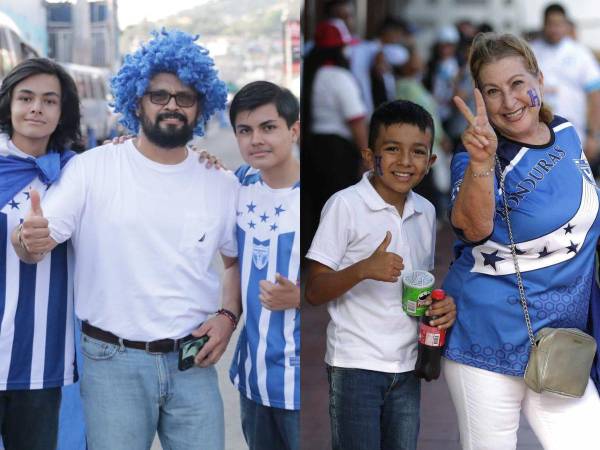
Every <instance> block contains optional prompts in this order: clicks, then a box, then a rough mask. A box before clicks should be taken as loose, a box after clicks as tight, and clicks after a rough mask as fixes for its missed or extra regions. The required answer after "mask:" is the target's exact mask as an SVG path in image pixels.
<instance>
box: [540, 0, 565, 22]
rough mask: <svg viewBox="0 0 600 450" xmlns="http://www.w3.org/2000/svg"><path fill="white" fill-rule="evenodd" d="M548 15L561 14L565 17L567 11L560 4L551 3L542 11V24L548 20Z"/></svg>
mask: <svg viewBox="0 0 600 450" xmlns="http://www.w3.org/2000/svg"><path fill="white" fill-rule="evenodd" d="M550 14H561V15H563V16H565V17H567V10H566V9H565V8H564V6H563V5H561V4H560V3H551V4H549V5H548V6H546V9H544V22H546V21H547V20H548V16H549V15H550Z"/></svg>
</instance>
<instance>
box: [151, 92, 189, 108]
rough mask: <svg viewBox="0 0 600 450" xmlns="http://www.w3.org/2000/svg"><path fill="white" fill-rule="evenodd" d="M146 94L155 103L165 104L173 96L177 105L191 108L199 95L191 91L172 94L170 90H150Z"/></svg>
mask: <svg viewBox="0 0 600 450" xmlns="http://www.w3.org/2000/svg"><path fill="white" fill-rule="evenodd" d="M144 95H147V96H148V97H150V101H151V102H152V103H154V104H155V105H161V106H164V105H166V104H167V103H169V102H170V101H171V99H172V98H174V99H175V103H177V106H179V107H181V108H189V107H191V106H194V105H195V104H196V102H197V101H198V96H197V95H196V94H192V93H190V92H177V93H175V94H171V93H170V92H168V91H163V90H160V91H148V92H146V93H145V94H144Z"/></svg>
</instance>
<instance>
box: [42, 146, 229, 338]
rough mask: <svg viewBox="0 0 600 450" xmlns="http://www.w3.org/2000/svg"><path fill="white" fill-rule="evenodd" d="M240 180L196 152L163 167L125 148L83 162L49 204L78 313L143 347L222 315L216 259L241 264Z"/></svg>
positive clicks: (75, 164)
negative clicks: (68, 258)
mask: <svg viewBox="0 0 600 450" xmlns="http://www.w3.org/2000/svg"><path fill="white" fill-rule="evenodd" d="M237 193H238V181H237V179H236V178H235V176H234V175H233V174H232V173H230V172H225V171H222V170H214V169H206V168H205V167H204V165H203V164H199V163H198V158H197V156H196V155H195V154H194V153H193V152H190V154H189V155H188V157H187V158H186V159H185V160H184V161H183V162H181V163H179V164H174V165H165V164H159V163H156V162H154V161H152V160H150V159H148V158H146V157H145V156H143V155H142V154H141V153H140V152H139V151H138V150H137V149H136V148H135V146H134V145H133V141H131V140H130V141H127V142H125V143H123V144H118V145H112V144H109V145H105V146H102V147H98V148H95V149H93V150H89V151H87V152H85V153H83V154H82V155H79V156H76V157H75V158H73V160H72V161H70V163H69V164H68V165H67V167H66V168H65V170H64V171H63V173H62V176H61V178H60V181H59V182H58V183H56V184H54V185H53V186H52V187H51V188H50V190H49V191H48V193H47V195H46V197H45V198H44V200H43V202H42V209H43V211H44V215H45V217H46V218H47V219H48V221H49V223H50V225H49V226H50V235H51V236H52V238H53V239H54V240H55V241H57V242H64V241H65V240H67V239H69V238H71V240H72V242H73V248H74V252H75V312H76V314H77V317H79V318H80V319H81V320H87V321H88V322H89V323H90V324H91V325H93V326H95V327H98V328H101V329H103V330H106V331H110V332H112V333H114V334H116V335H117V336H119V337H122V338H125V339H131V340H136V341H152V340H156V339H164V338H180V337H182V336H185V335H187V334H189V333H190V332H191V331H192V330H194V329H195V328H197V327H198V326H199V325H200V323H201V322H203V321H204V320H205V319H206V318H207V317H208V315H209V314H212V313H214V312H215V311H216V310H217V309H218V308H219V304H220V301H219V298H220V280H219V278H220V277H219V273H218V270H217V269H216V266H214V265H213V262H214V261H213V260H214V259H215V257H218V253H219V252H220V253H222V254H224V255H226V256H237V246H236V238H235V224H236V206H237Z"/></svg>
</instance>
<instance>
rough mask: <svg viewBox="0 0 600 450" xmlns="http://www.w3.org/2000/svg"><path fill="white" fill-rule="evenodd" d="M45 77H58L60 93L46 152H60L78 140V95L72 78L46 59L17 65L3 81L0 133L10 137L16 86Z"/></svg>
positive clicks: (0, 91)
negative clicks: (57, 115) (56, 119)
mask: <svg viewBox="0 0 600 450" xmlns="http://www.w3.org/2000/svg"><path fill="white" fill-rule="evenodd" d="M39 74H47V75H53V76H55V77H56V78H58V81H59V83H60V90H61V99H60V120H59V122H58V125H57V127H56V129H55V130H54V132H53V133H52V134H51V135H50V139H49V141H48V146H47V148H46V150H47V151H48V150H53V151H57V152H62V151H63V150H65V149H66V148H68V147H69V146H70V145H71V144H72V143H73V142H78V141H80V140H81V130H80V120H81V117H80V111H79V96H78V95H77V86H76V85H75V82H74V81H73V78H71V76H70V75H69V74H68V73H67V71H66V70H65V69H64V68H63V67H62V66H61V65H60V64H58V63H56V62H54V61H51V60H49V59H47V58H30V59H26V60H25V61H23V62H21V63H20V64H18V65H17V66H16V67H15V68H14V69H13V70H11V71H10V73H9V74H8V75H6V77H5V78H4V81H3V82H2V87H0V130H1V131H3V132H4V133H8V134H9V135H10V136H12V134H13V131H14V130H13V127H12V122H11V116H10V104H11V100H12V95H13V90H14V88H15V86H16V85H17V84H19V83H20V82H21V81H23V80H25V79H26V78H29V77H31V76H34V75H39Z"/></svg>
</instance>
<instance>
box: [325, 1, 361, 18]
mask: <svg viewBox="0 0 600 450" xmlns="http://www.w3.org/2000/svg"><path fill="white" fill-rule="evenodd" d="M353 4H354V2H353V1H352V0H329V1H328V2H326V3H325V5H324V6H323V13H324V15H325V17H326V18H332V17H333V11H334V10H335V8H337V7H338V6H343V5H353Z"/></svg>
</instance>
